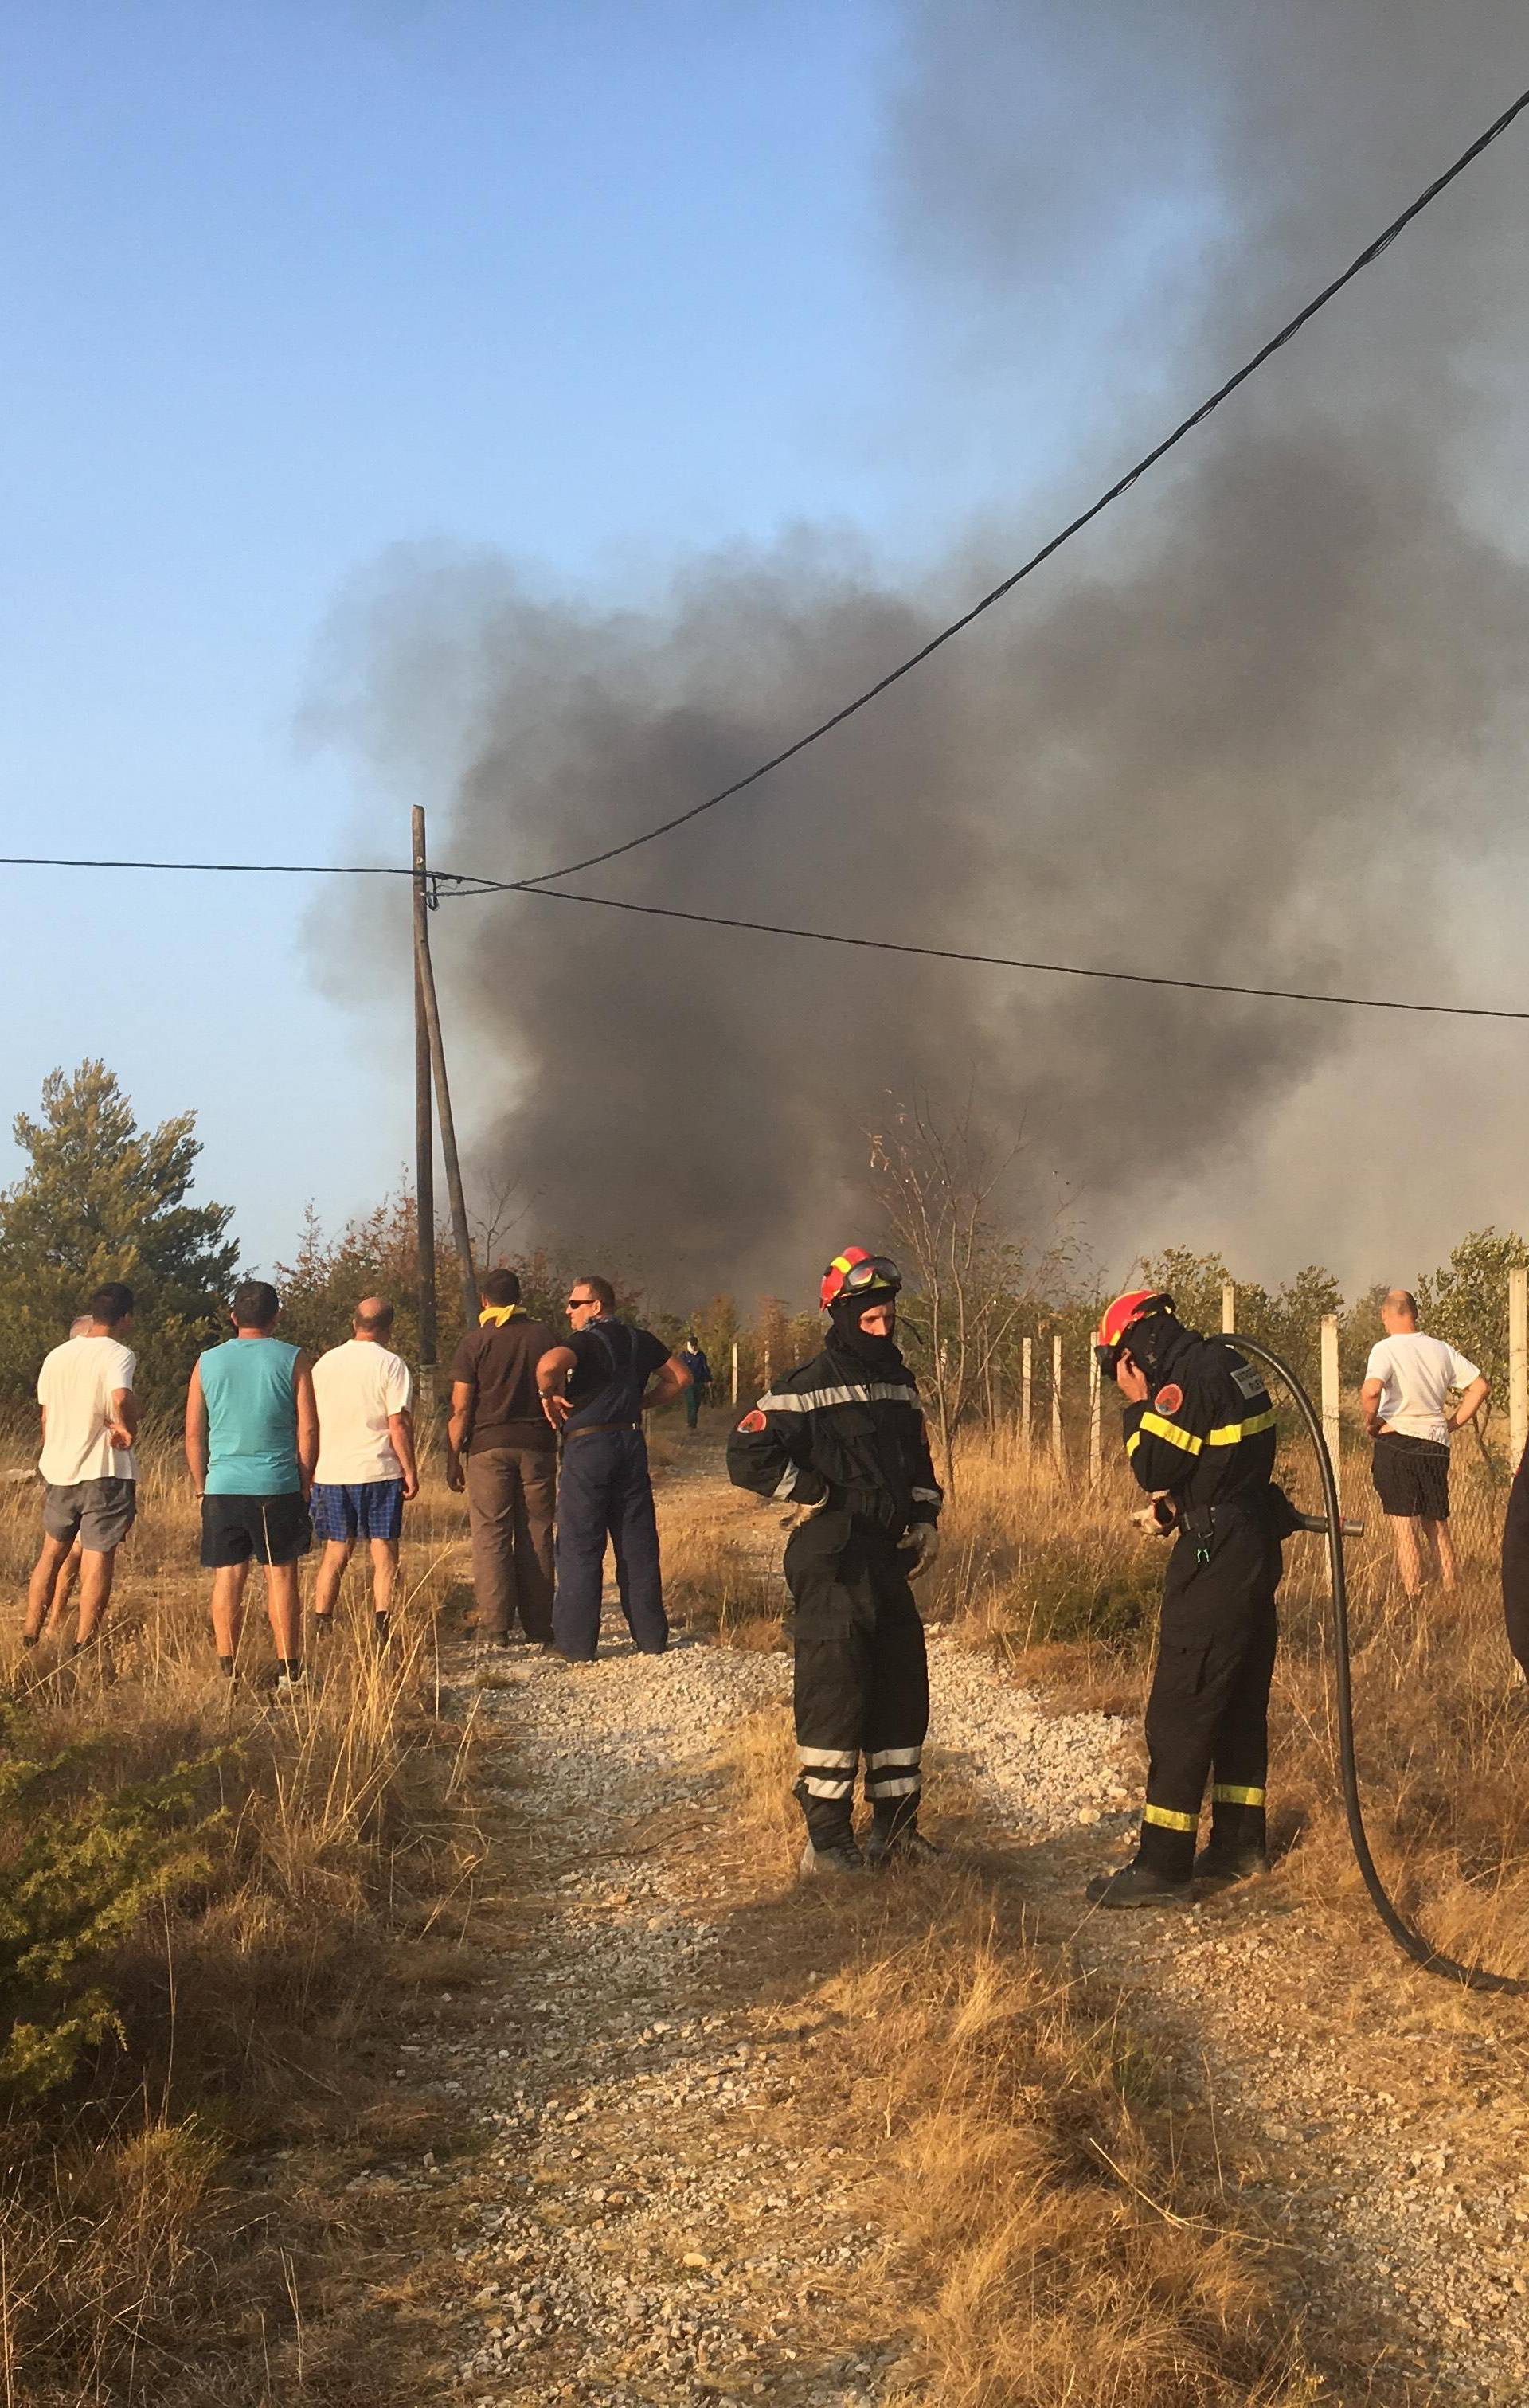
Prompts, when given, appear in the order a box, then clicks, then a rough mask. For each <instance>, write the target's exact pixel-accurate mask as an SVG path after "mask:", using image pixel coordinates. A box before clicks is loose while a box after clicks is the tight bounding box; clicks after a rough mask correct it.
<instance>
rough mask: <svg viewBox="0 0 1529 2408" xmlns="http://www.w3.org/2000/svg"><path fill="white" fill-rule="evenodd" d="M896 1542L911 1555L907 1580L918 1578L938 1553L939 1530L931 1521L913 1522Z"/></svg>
mask: <svg viewBox="0 0 1529 2408" xmlns="http://www.w3.org/2000/svg"><path fill="white" fill-rule="evenodd" d="M897 1544H898V1546H899V1547H901V1548H905V1549H906V1550H907V1552H908V1553H909V1554H910V1555H912V1557H913V1561H912V1562H911V1563H910V1564H909V1565H908V1567H907V1576H908V1579H909V1580H918V1579H920V1578H921V1577H922V1574H923V1573H925V1572H926V1571H927V1570H929V1568H930V1566H931V1565H932V1564H933V1563H935V1562H936V1559H937V1558H938V1555H939V1532H938V1531H937V1530H936V1527H935V1525H934V1524H933V1522H915V1523H913V1525H912V1526H911V1527H910V1528H909V1529H908V1530H907V1533H906V1535H905V1536H904V1537H903V1538H901V1539H899V1540H898V1541H897Z"/></svg>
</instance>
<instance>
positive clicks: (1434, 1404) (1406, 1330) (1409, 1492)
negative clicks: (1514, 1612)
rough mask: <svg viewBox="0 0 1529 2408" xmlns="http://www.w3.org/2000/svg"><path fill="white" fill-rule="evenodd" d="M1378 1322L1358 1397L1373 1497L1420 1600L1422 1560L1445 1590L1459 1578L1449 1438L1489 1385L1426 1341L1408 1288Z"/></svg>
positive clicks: (1396, 1292) (1440, 1343) (1390, 1299)
mask: <svg viewBox="0 0 1529 2408" xmlns="http://www.w3.org/2000/svg"><path fill="white" fill-rule="evenodd" d="M1380 1319H1381V1321H1382V1322H1383V1323H1384V1325H1385V1331H1386V1334H1385V1336H1384V1338H1382V1339H1381V1340H1380V1341H1379V1345H1376V1346H1372V1347H1371V1348H1370V1359H1369V1361H1368V1362H1367V1363H1366V1365H1365V1384H1364V1386H1363V1387H1362V1388H1361V1390H1360V1392H1359V1396H1360V1402H1361V1403H1362V1404H1363V1406H1364V1408H1365V1428H1366V1429H1367V1430H1368V1431H1369V1434H1370V1436H1371V1438H1372V1439H1374V1441H1375V1456H1374V1461H1373V1464H1372V1466H1371V1477H1372V1479H1373V1480H1374V1483H1375V1493H1376V1495H1377V1496H1378V1497H1379V1499H1380V1503H1381V1506H1382V1508H1383V1510H1384V1512H1385V1513H1386V1514H1387V1516H1388V1518H1389V1520H1390V1522H1391V1530H1392V1537H1393V1541H1394V1542H1395V1547H1396V1569H1397V1570H1398V1571H1399V1572H1400V1574H1401V1576H1402V1586H1403V1587H1404V1588H1405V1589H1406V1591H1407V1594H1408V1597H1409V1598H1415V1597H1417V1595H1418V1594H1419V1592H1420V1590H1421V1589H1422V1584H1423V1579H1424V1561H1425V1559H1426V1562H1427V1565H1428V1568H1429V1573H1430V1576H1432V1575H1433V1574H1434V1573H1435V1572H1436V1576H1437V1578H1438V1579H1439V1580H1440V1581H1441V1582H1442V1583H1443V1584H1444V1586H1445V1587H1446V1588H1453V1586H1454V1584H1455V1582H1456V1581H1457V1579H1458V1578H1459V1566H1458V1565H1457V1563H1456V1561H1455V1552H1454V1541H1453V1540H1452V1539H1451V1538H1450V1433H1451V1432H1452V1431H1454V1430H1457V1429H1464V1427H1465V1424H1466V1423H1467V1422H1468V1421H1470V1420H1471V1419H1472V1417H1473V1416H1474V1415H1475V1414H1476V1413H1477V1412H1479V1410H1480V1407H1481V1405H1482V1403H1483V1402H1484V1400H1485V1398H1486V1393H1487V1383H1486V1381H1485V1380H1484V1379H1483V1378H1482V1376H1481V1374H1480V1372H1479V1370H1478V1369H1477V1368H1476V1365H1475V1364H1474V1363H1471V1362H1467V1360H1466V1358H1465V1355H1461V1354H1459V1353H1457V1351H1456V1350H1455V1348H1454V1347H1452V1346H1450V1345H1447V1344H1446V1343H1445V1341H1444V1340H1443V1339H1442V1338H1428V1337H1425V1336H1424V1334H1423V1332H1422V1330H1421V1329H1420V1328H1419V1327H1418V1301H1417V1298H1416V1297H1414V1296H1410V1295H1408V1291H1407V1289H1406V1288H1405V1287H1393V1289H1392V1290H1391V1292H1390V1294H1389V1295H1388V1296H1387V1297H1386V1300H1385V1302H1384V1303H1383V1304H1382V1305H1381V1307H1380ZM1451 1396H1457V1397H1458V1402H1456V1403H1454V1404H1451V1403H1450V1398H1451Z"/></svg>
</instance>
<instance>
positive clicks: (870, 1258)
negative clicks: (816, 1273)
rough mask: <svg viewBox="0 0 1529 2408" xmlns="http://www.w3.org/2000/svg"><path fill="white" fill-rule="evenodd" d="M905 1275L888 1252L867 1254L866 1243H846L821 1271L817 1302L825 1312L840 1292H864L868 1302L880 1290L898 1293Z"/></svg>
mask: <svg viewBox="0 0 1529 2408" xmlns="http://www.w3.org/2000/svg"><path fill="white" fill-rule="evenodd" d="M902 1284H903V1275H902V1272H901V1271H900V1270H899V1269H898V1268H897V1266H896V1264H895V1263H894V1262H893V1261H891V1260H890V1258H889V1257H888V1256H887V1255H886V1254H867V1253H866V1251H865V1247H864V1246H846V1247H845V1249H844V1252H843V1254H836V1255H835V1256H834V1259H833V1261H832V1262H831V1263H830V1264H829V1266H828V1269H826V1270H825V1271H824V1273H823V1275H822V1286H821V1287H820V1288H819V1290H818V1302H819V1303H820V1304H821V1305H822V1309H823V1311H824V1312H827V1311H828V1308H829V1306H830V1305H831V1304H836V1303H837V1301H838V1299H839V1297H841V1296H863V1297H865V1302H866V1303H867V1305H868V1304H869V1303H870V1301H871V1299H872V1297H874V1296H876V1295H878V1294H880V1295H882V1296H895V1295H896V1294H897V1292H898V1290H899V1288H900V1287H901V1286H902Z"/></svg>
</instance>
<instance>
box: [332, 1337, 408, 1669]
mask: <svg viewBox="0 0 1529 2408" xmlns="http://www.w3.org/2000/svg"><path fill="white" fill-rule="evenodd" d="M350 1327H351V1331H352V1335H351V1336H350V1338H349V1339H347V1340H346V1342H345V1343H344V1345H343V1346H332V1347H331V1348H330V1350H329V1352H328V1354H327V1355H320V1357H319V1359H318V1361H317V1362H316V1363H315V1365H314V1366H313V1393H314V1396H315V1398H316V1399H317V1401H318V1407H319V1461H318V1465H317V1468H316V1469H315V1471H314V1474H313V1495H312V1498H311V1499H310V1500H309V1504H310V1511H311V1512H312V1515H313V1529H314V1535H315V1537H317V1538H319V1539H322V1541H323V1554H322V1555H321V1556H320V1558H319V1577H318V1581H317V1583H316V1584H315V1586H314V1591H313V1619H314V1623H315V1625H316V1627H317V1628H318V1629H319V1630H321V1631H325V1630H329V1629H332V1628H333V1627H334V1620H335V1606H336V1599H337V1598H338V1596H339V1591H340V1582H341V1581H342V1579H343V1578H344V1576H345V1568H346V1566H347V1564H348V1563H349V1562H350V1557H351V1556H352V1555H353V1554H354V1553H355V1549H356V1541H357V1540H358V1539H364V1541H366V1543H367V1545H368V1547H369V1548H370V1550H371V1558H372V1627H373V1630H374V1632H375V1633H376V1636H377V1639H378V1641H379V1644H385V1643H386V1641H387V1637H388V1631H389V1628H390V1620H389V1617H390V1615H391V1614H392V1612H393V1589H394V1587H395V1585H396V1583H397V1579H398V1541H399V1539H400V1538H401V1537H402V1535H403V1527H404V1507H405V1505H406V1503H407V1501H408V1499H409V1498H412V1497H417V1496H418V1495H419V1493H420V1475H419V1469H418V1467H417V1465H416V1463H415V1459H414V1423H413V1418H412V1415H411V1412H410V1406H411V1404H412V1402H413V1396H414V1383H413V1381H412V1380H411V1378H410V1377H409V1369H408V1366H407V1363H406V1362H405V1361H404V1360H403V1358H402V1356H400V1355H394V1354H393V1351H392V1347H391V1345H390V1342H389V1341H390V1340H391V1339H392V1337H393V1307H392V1305H391V1304H390V1303H389V1302H388V1300H387V1298H386V1297H380V1296H364V1297H362V1299H361V1302H360V1303H359V1304H358V1305H357V1307H356V1311H355V1318H354V1320H353V1321H352V1323H351V1325H350Z"/></svg>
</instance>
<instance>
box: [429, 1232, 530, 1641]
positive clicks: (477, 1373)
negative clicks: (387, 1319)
mask: <svg viewBox="0 0 1529 2408" xmlns="http://www.w3.org/2000/svg"><path fill="white" fill-rule="evenodd" d="M479 1305H480V1311H479V1316H478V1327H477V1328H476V1329H470V1330H468V1331H467V1333H466V1335H465V1336H464V1339H463V1340H462V1343H461V1345H460V1346H459V1347H458V1348H457V1351H456V1354H455V1355H453V1357H452V1360H451V1418H450V1422H449V1423H448V1425H447V1431H446V1482H447V1486H448V1487H450V1488H462V1487H464V1486H465V1488H466V1491H467V1516H468V1520H469V1522H470V1524H471V1527H472V1535H473V1592H474V1595H475V1596H476V1597H477V1599H478V1627H479V1631H480V1632H481V1634H482V1635H483V1637H484V1638H486V1639H491V1640H493V1641H495V1642H496V1643H497V1644H498V1645H499V1646H501V1647H507V1646H508V1645H509V1642H510V1638H511V1635H512V1633H513V1631H514V1628H515V1624H516V1621H517V1618H518V1619H519V1621H520V1625H521V1628H522V1630H523V1631H524V1633H525V1635H526V1637H527V1639H533V1640H536V1641H538V1642H539V1643H540V1644H541V1645H542V1646H547V1645H550V1641H551V1637H552V1504H553V1499H554V1497H555V1495H556V1490H557V1437H556V1434H555V1432H554V1431H553V1430H551V1429H550V1428H549V1426H548V1422H547V1416H546V1414H545V1413H544V1412H542V1409H541V1398H540V1396H539V1394H538V1393H537V1388H536V1365H537V1363H538V1362H539V1361H540V1360H541V1357H542V1356H543V1355H545V1354H546V1353H547V1350H548V1348H549V1347H550V1346H555V1345H556V1344H557V1339H556V1337H555V1335H554V1334H553V1332H552V1331H551V1330H550V1329H549V1328H548V1326H547V1324H546V1323H545V1322H544V1321H533V1320H531V1319H530V1318H529V1316H528V1315H527V1314H526V1313H524V1312H522V1310H521V1283H520V1281H519V1279H518V1278H517V1277H516V1275H515V1273H514V1272H513V1271H507V1270H494V1271H489V1272H487V1273H486V1274H485V1276H484V1278H483V1281H482V1283H481V1285H480V1287H479ZM464 1455H465V1456H466V1466H465V1471H464V1466H463V1456H464Z"/></svg>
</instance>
